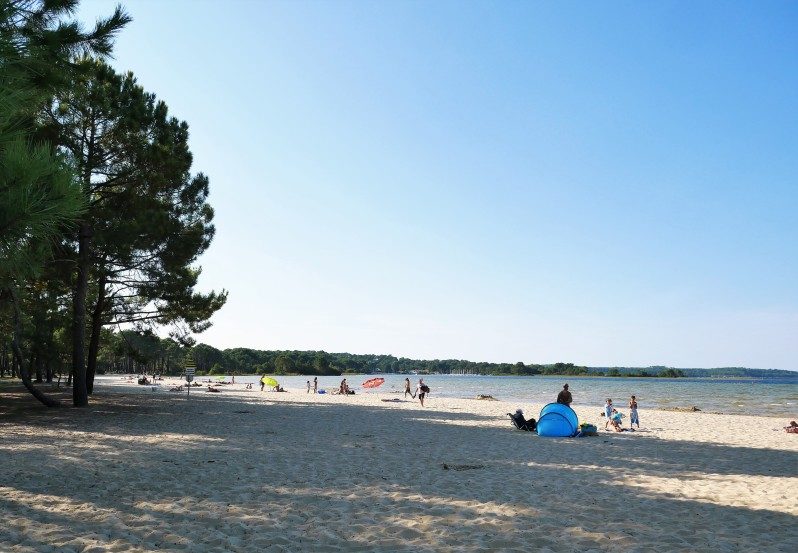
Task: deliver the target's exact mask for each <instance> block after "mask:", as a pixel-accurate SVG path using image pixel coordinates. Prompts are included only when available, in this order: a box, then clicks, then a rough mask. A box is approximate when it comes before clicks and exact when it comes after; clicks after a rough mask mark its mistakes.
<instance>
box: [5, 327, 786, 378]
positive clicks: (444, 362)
mask: <svg viewBox="0 0 798 553" xmlns="http://www.w3.org/2000/svg"><path fill="white" fill-rule="evenodd" d="M103 332H104V335H103V339H102V340H101V343H102V346H101V348H100V350H99V352H98V356H97V372H98V373H100V374H103V373H145V374H156V373H157V374H163V375H172V376H178V375H181V374H183V372H184V371H185V367H186V365H187V364H193V365H195V366H196V370H197V373H198V374H203V375H243V374H278V375H316V376H333V375H341V374H351V373H357V374H375V373H385V374H409V373H413V372H418V373H420V374H479V375H497V376H498V375H507V376H535V375H544V376H547V375H551V376H554V375H563V376H610V377H613V376H618V377H622V376H623V377H630V376H634V377H667V378H679V377H716V378H720V377H730V378H735V377H736V378H740V377H746V378H763V377H768V378H773V377H781V376H783V377H795V376H796V373H795V372H792V371H784V370H776V369H750V368H745V367H721V368H710V369H699V368H673V367H665V366H652V367H642V368H641V367H587V366H580V365H575V364H573V363H549V364H533V363H524V362H520V361H519V362H517V363H488V362H474V361H465V360H460V359H433V360H419V359H408V358H404V357H395V356H393V355H375V354H352V353H328V352H325V351H288V350H284V351H277V350H271V351H266V350H257V349H250V348H230V349H224V350H221V349H217V348H215V347H213V346H209V345H207V344H196V345H189V346H186V345H181V344H180V343H179V342H177V341H175V340H173V339H170V338H160V337H158V336H157V335H155V334H153V333H151V332H137V331H133V330H127V331H122V332H112V331H110V330H104V331H103ZM7 361H8V360H7V359H6V358H5V355H4V357H3V359H2V360H0V371H2V372H3V373H5V372H6V371H7V370H8V369H9V366H10V365H9V364H8V362H7ZM62 365H63V366H64V367H68V359H64V360H63V363H62Z"/></svg>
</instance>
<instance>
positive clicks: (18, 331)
mask: <svg viewBox="0 0 798 553" xmlns="http://www.w3.org/2000/svg"><path fill="white" fill-rule="evenodd" d="M10 293H11V303H12V304H13V306H14V315H13V322H14V332H13V334H12V336H11V352H12V353H13V355H14V358H15V360H16V362H17V365H18V366H19V376H20V378H22V384H24V385H25V388H27V389H28V391H29V392H30V393H31V394H32V395H33V397H35V398H36V399H38V400H39V401H41V402H42V403H43V404H45V405H46V406H47V407H60V406H61V402H60V401H58V400H55V399H53V398H50V397H47V396H46V395H44V394H43V393H42V392H41V390H39V389H38V388H36V386H34V385H33V382H31V381H30V373H29V372H28V369H27V367H25V362H24V360H23V359H22V348H21V347H20V346H19V337H20V336H21V335H22V319H21V317H20V313H19V303H18V301H17V297H16V294H15V293H14V291H13V290H10Z"/></svg>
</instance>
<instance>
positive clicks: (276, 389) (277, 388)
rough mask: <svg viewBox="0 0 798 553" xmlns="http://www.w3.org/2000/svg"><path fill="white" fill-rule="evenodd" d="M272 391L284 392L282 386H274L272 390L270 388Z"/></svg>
mask: <svg viewBox="0 0 798 553" xmlns="http://www.w3.org/2000/svg"><path fill="white" fill-rule="evenodd" d="M272 391H273V392H285V389H284V388H283V387H282V386H280V385H279V384H278V385H277V386H275V387H274V388H272Z"/></svg>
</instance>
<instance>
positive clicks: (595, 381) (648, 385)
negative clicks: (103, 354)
mask: <svg viewBox="0 0 798 553" xmlns="http://www.w3.org/2000/svg"><path fill="white" fill-rule="evenodd" d="M375 376H381V377H383V378H385V383H384V384H383V385H382V386H380V387H379V388H377V389H376V392H380V393H392V392H393V393H401V392H402V390H403V389H404V379H405V377H406V376H407V377H408V378H410V382H411V384H412V388H413V390H415V388H416V383H417V382H418V378H419V376H417V375H398V374H397V375H394V374H388V375H385V374H383V375H346V379H347V382H349V385H350V387H351V388H353V389H354V390H356V392H357V393H366V394H368V393H374V391H372V390H367V389H362V388H360V384H361V383H363V382H364V381H366V380H367V379H369V378H373V377H375ZM207 378H208V377H205V376H202V377H198V378H197V380H199V381H203V380H206V379H207ZM210 378H211V379H213V378H215V377H210ZM226 378H227V380H229V379H230V377H226ZM259 378H260V377H258V376H237V377H236V384H238V383H246V382H252V383H257V382H258V381H259ZM274 378H275V379H276V380H278V381H279V382H280V384H281V385H282V386H283V387H284V388H289V389H303V390H304V389H305V382H306V381H307V380H308V377H306V376H276V377H274ZM342 378H343V377H334V376H322V377H319V388H320V389H327V390H331V389H333V388H337V387H338V385H339V384H340V382H341V379H342ZM422 378H424V382H425V383H426V384H427V385H428V386H429V387H430V389H431V393H432V395H433V397H434V396H435V395H438V396H442V397H456V398H474V397H475V396H476V395H477V394H489V395H492V396H493V397H495V398H496V399H499V400H502V401H510V402H514V403H517V404H518V406H519V407H522V408H523V407H524V404H526V403H547V402H551V401H554V400H555V399H556V397H557V394H558V393H559V391H560V390H561V389H562V385H563V384H564V383H566V382H567V383H568V384H569V385H570V389H571V393H572V394H573V397H574V404H575V405H580V406H583V405H590V404H593V405H595V406H596V407H597V408H601V406H602V405H604V401H605V400H606V399H607V398H608V397H609V398H612V400H613V402H614V403H616V404H617V405H620V406H622V407H625V406H626V405H627V404H628V400H629V396H630V395H632V394H634V395H635V396H637V401H638V403H639V405H640V408H641V409H645V408H653V409H658V408H668V407H693V406H695V407H698V408H699V409H701V410H702V411H711V412H718V413H727V414H756V415H773V416H782V417H785V418H788V419H790V420H795V419H798V375H796V376H795V377H794V378H793V377H790V378H761V379H760V378H753V379H752V378H746V379H714V378H713V379H709V378H674V379H671V378H607V377H562V376H533V377H516V376H472V375H462V376H461V375H427V376H422ZM311 380H312V379H311Z"/></svg>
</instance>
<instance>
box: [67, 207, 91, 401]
mask: <svg viewBox="0 0 798 553" xmlns="http://www.w3.org/2000/svg"><path fill="white" fill-rule="evenodd" d="M91 235H92V232H91V227H89V225H88V223H86V222H82V223H80V227H79V234H78V278H77V282H76V283H75V296H74V300H73V303H72V323H73V327H72V372H73V373H74V377H73V379H72V404H73V405H74V406H75V407H86V406H87V405H88V404H89V394H88V391H87V389H86V289H87V288H88V283H89V247H90V245H91Z"/></svg>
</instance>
